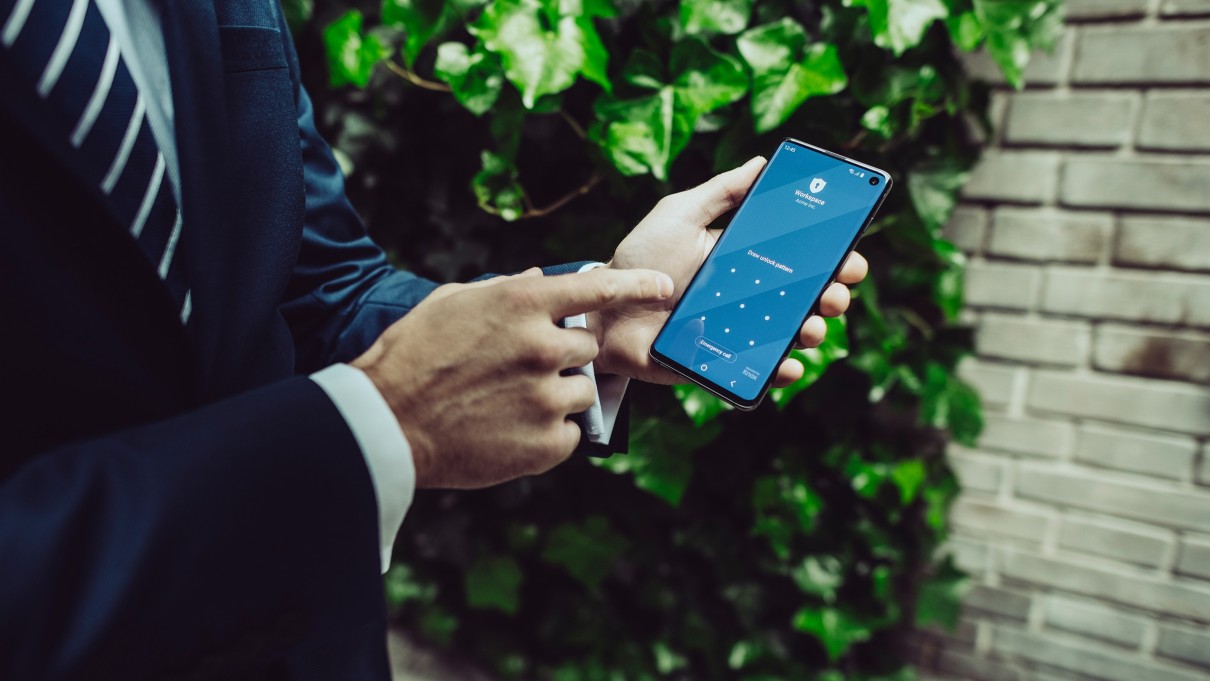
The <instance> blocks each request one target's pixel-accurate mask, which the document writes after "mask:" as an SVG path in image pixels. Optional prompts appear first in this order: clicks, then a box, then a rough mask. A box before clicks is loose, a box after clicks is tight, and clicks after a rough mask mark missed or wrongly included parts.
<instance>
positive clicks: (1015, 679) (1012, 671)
mask: <svg viewBox="0 0 1210 681" xmlns="http://www.w3.org/2000/svg"><path fill="white" fill-rule="evenodd" d="M938 667H939V668H940V669H941V671H943V672H945V673H947V674H956V675H957V676H959V677H961V678H962V679H964V680H969V681H1032V676H1031V675H1030V674H1029V672H1027V671H1026V670H1025V669H1024V668H1023V667H1022V666H1021V665H1019V664H1017V663H1014V662H1010V661H1004V660H989V659H987V658H984V657H976V656H974V655H971V654H970V653H965V652H960V651H957V650H944V651H942V652H941V657H940V659H939V660H938Z"/></svg>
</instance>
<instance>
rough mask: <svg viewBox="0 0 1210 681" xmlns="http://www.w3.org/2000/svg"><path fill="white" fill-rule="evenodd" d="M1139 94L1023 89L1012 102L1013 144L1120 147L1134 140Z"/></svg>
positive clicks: (1007, 135) (1007, 136)
mask: <svg viewBox="0 0 1210 681" xmlns="http://www.w3.org/2000/svg"><path fill="white" fill-rule="evenodd" d="M1134 100H1135V96H1134V95H1131V94H1122V93H1116V92H1115V93H1099V94H1083V93H1078V94H1074V95H1068V94H1054V93H1050V92H1023V93H1020V94H1018V95H1015V96H1014V97H1013V98H1012V100H1011V101H1010V103H1009V105H1008V118H1007V121H1006V125H1005V127H1004V141H1005V142H1007V143H1010V144H1042V145H1064V146H1076V147H1118V146H1121V145H1123V144H1126V143H1127V142H1129V141H1130V133H1131V110H1132V109H1133V108H1134Z"/></svg>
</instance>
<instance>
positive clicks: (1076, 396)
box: [1026, 371, 1210, 435]
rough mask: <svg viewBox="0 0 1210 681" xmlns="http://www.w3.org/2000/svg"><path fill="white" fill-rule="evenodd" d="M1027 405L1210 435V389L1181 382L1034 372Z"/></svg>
mask: <svg viewBox="0 0 1210 681" xmlns="http://www.w3.org/2000/svg"><path fill="white" fill-rule="evenodd" d="M1026 404H1028V405H1029V407H1030V408H1031V409H1036V410H1038V411H1043V412H1051V413H1059V414H1066V415H1068V416H1082V417H1087V418H1094V419H1101V420H1105V421H1114V422H1118V423H1127V424H1133V425H1139V426H1144V427H1148V428H1159V429H1163V430H1175V431H1178V432H1184V433H1193V434H1201V435H1204V434H1208V433H1210V418H1207V414H1210V390H1207V389H1205V388H1195V387H1193V386H1189V385H1185V384H1183V383H1173V382H1169V381H1153V380H1149V379H1140V378H1107V377H1104V376H1102V375H1091V376H1089V375H1075V374H1066V373H1059V372H1053V371H1036V372H1034V376H1033V380H1032V381H1031V385H1030V388H1029V394H1028V396H1027V399H1026Z"/></svg>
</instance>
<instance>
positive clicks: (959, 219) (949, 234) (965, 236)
mask: <svg viewBox="0 0 1210 681" xmlns="http://www.w3.org/2000/svg"><path fill="white" fill-rule="evenodd" d="M941 234H942V236H944V237H945V238H946V239H949V240H950V241H952V242H953V243H954V245H955V246H957V247H958V248H961V249H962V250H964V251H966V252H967V253H977V252H979V249H980V248H982V247H983V238H984V235H985V234H987V210H985V209H983V208H979V207H978V206H958V207H956V208H954V212H953V213H951V214H950V219H949V222H947V223H946V225H945V227H944V228H943V229H942V230H941Z"/></svg>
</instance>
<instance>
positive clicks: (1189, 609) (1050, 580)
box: [1003, 551, 1210, 622]
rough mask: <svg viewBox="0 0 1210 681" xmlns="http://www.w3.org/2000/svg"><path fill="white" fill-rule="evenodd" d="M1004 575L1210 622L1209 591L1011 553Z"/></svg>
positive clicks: (1067, 562)
mask: <svg viewBox="0 0 1210 681" xmlns="http://www.w3.org/2000/svg"><path fill="white" fill-rule="evenodd" d="M1003 568H1004V574H1005V575H1006V576H1008V577H1012V578H1015V579H1019V580H1021V581H1024V582H1029V583H1032V584H1040V585H1042V586H1048V587H1053V588H1055V589H1061V590H1063V591H1069V592H1072V593H1077V594H1081V595H1084V596H1091V597H1093V598H1096V599H1099V600H1104V601H1112V602H1114V603H1121V604H1123V605H1129V606H1132V607H1136V608H1140V609H1142V610H1148V611H1151V612H1157V613H1163V614H1165V615H1170V616H1175V617H1187V618H1189V619H1194V620H1199V621H1202V622H1210V588H1203V587H1197V586H1192V585H1190V584H1183V583H1180V582H1165V581H1161V580H1158V579H1155V578H1153V577H1145V576H1142V575H1133V574H1129V573H1125V572H1120V571H1116V570H1114V571H1111V570H1107V569H1104V568H1097V567H1091V566H1088V565H1083V564H1081V563H1078V562H1069V561H1063V560H1057V559H1054V558H1046V557H1043V556H1039V555H1032V554H1025V553H1021V552H1019V551H1009V552H1008V555H1006V556H1005V557H1004V566H1003Z"/></svg>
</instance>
